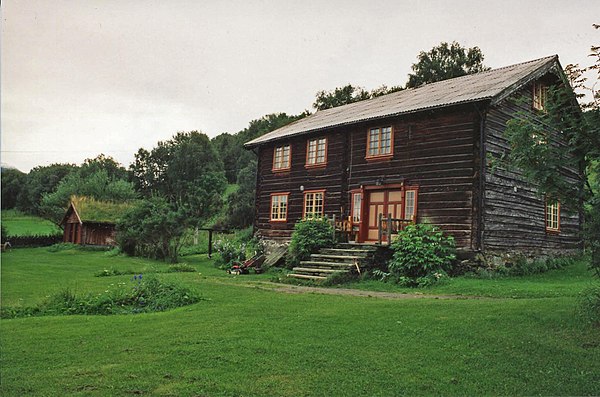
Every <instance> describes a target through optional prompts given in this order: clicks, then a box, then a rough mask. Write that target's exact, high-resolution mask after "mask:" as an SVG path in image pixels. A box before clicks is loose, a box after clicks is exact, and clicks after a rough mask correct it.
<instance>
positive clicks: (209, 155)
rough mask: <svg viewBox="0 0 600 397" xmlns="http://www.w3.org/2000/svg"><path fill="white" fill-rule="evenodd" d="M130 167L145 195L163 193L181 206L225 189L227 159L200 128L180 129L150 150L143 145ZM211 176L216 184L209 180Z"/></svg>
mask: <svg viewBox="0 0 600 397" xmlns="http://www.w3.org/2000/svg"><path fill="white" fill-rule="evenodd" d="M130 169H131V171H132V177H133V182H134V184H135V187H136V189H137V190H138V191H139V192H140V193H142V195H143V196H145V197H152V196H155V195H160V196H163V197H165V198H166V199H167V200H168V201H169V202H171V203H174V204H176V205H177V207H178V208H179V207H182V206H187V207H191V206H193V205H195V204H197V203H196V202H197V195H198V194H200V193H201V194H202V195H203V196H204V197H206V195H209V196H213V195H218V196H219V197H220V195H221V193H222V192H223V191H224V190H225V177H224V173H223V163H222V162H221V160H220V159H219V156H218V154H217V151H216V150H215V148H214V147H213V146H212V145H211V143H210V140H209V139H208V137H207V136H206V135H204V134H202V133H199V132H197V131H192V132H187V133H185V132H179V133H177V134H176V135H175V136H174V137H173V138H172V139H170V140H168V141H164V142H158V145H157V146H156V147H155V148H154V149H152V151H150V152H149V151H147V150H145V149H140V150H139V151H138V152H137V153H136V155H135V161H134V163H133V164H132V165H131V167H130ZM208 180H211V181H212V185H210V184H208V183H206V182H207V181H208ZM200 188H201V189H204V191H203V192H200V191H199V189H200ZM211 203H212V201H211ZM200 204H202V203H200ZM207 204H208V203H207ZM196 212H198V211H196ZM203 212H204V210H200V211H199V213H203Z"/></svg>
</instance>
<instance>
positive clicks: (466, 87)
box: [245, 55, 558, 147]
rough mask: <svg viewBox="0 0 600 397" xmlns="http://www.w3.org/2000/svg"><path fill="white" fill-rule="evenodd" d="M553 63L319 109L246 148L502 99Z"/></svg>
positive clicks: (533, 63) (519, 66) (511, 68)
mask: <svg viewBox="0 0 600 397" xmlns="http://www.w3.org/2000/svg"><path fill="white" fill-rule="evenodd" d="M554 65H558V56H557V55H553V56H549V57H545V58H540V59H536V60H533V61H528V62H523V63H519V64H516V65H512V66H505V67H502V68H498V69H492V70H488V71H485V72H480V73H476V74H471V75H466V76H461V77H456V78H453V79H449V80H444V81H438V82H436V83H431V84H426V85H423V86H421V87H418V88H413V89H408V90H403V91H398V92H394V93H391V94H387V95H383V96H380V97H378V98H373V99H369V100H365V101H360V102H355V103H351V104H349V105H344V106H339V107H336V108H332V109H326V110H321V111H318V112H316V113H314V114H312V115H310V116H308V117H306V118H303V119H301V120H298V121H296V122H293V123H291V124H288V125H286V126H284V127H281V128H279V129H277V130H275V131H272V132H269V133H268V134H265V135H263V136H260V137H258V138H256V139H253V140H252V141H250V142H247V143H246V144H245V146H246V147H253V146H257V145H260V144H263V143H266V142H270V141H274V140H279V139H283V138H287V137H289V136H293V135H298V134H304V133H307V132H311V131H319V130H323V129H326V128H331V127H335V126H341V125H348V124H353V123H357V122H360V121H366V120H373V119H379V118H383V117H389V116H395V115H400V114H405V113H414V112H418V111H422V110H426V109H434V108H441V107H446V106H451V105H457V104H461V103H467V102H477V101H482V100H486V99H489V100H492V101H499V100H501V99H503V98H504V97H506V96H507V95H508V94H510V93H511V92H514V91H515V90H516V89H518V88H519V87H521V86H523V85H524V84H526V83H528V82H529V81H531V80H533V79H534V78H537V77H539V75H540V74H542V73H545V72H546V71H548V70H549V69H550V68H551V67H553V66H554Z"/></svg>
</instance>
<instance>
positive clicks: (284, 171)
mask: <svg viewBox="0 0 600 397" xmlns="http://www.w3.org/2000/svg"><path fill="white" fill-rule="evenodd" d="M290 171H291V167H290V168H272V169H271V172H273V173H274V174H283V173H286V172H290Z"/></svg>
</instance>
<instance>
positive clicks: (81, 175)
mask: <svg viewBox="0 0 600 397" xmlns="http://www.w3.org/2000/svg"><path fill="white" fill-rule="evenodd" d="M88 172H89V169H86V168H81V169H80V170H79V171H78V172H73V173H71V174H69V175H68V176H67V177H65V178H64V179H63V180H62V181H61V182H60V183H59V184H58V186H57V187H56V190H55V191H54V192H52V193H45V194H44V195H43V197H42V200H41V202H40V205H39V213H40V215H42V216H43V217H44V218H46V219H48V220H50V221H52V222H54V223H55V224H57V225H58V224H59V223H60V221H61V220H62V218H63V216H64V214H65V210H66V208H67V206H68V205H69V199H70V198H71V196H73V195H77V196H86V197H91V198H94V199H96V200H102V201H115V202H122V201H128V200H133V199H135V198H136V197H137V193H136V192H135V190H134V189H133V184H132V183H131V182H127V181H126V180H124V179H119V178H117V176H116V175H119V174H118V173H117V174H113V175H114V176H110V175H109V171H108V170H106V169H102V168H97V171H95V172H94V173H92V174H89V173H88ZM121 175H122V174H121Z"/></svg>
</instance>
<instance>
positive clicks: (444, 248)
mask: <svg viewBox="0 0 600 397" xmlns="http://www.w3.org/2000/svg"><path fill="white" fill-rule="evenodd" d="M391 247H392V250H393V252H394V254H393V256H392V259H391V260H390V262H389V263H388V269H389V272H390V273H391V276H392V277H393V278H394V279H395V280H396V281H397V282H398V283H400V284H402V285H406V286H412V287H417V286H420V287H422V286H428V285H431V284H434V283H436V282H438V281H439V280H440V279H442V278H444V277H447V275H448V272H449V271H450V270H451V269H452V265H453V261H454V259H456V248H455V244H454V238H453V237H452V236H444V234H443V233H442V231H441V230H439V229H438V228H436V227H434V226H432V225H429V224H417V225H409V226H407V227H406V228H405V229H404V230H402V231H401V232H400V233H399V234H398V238H397V239H396V241H394V242H393V243H392V245H391Z"/></svg>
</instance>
